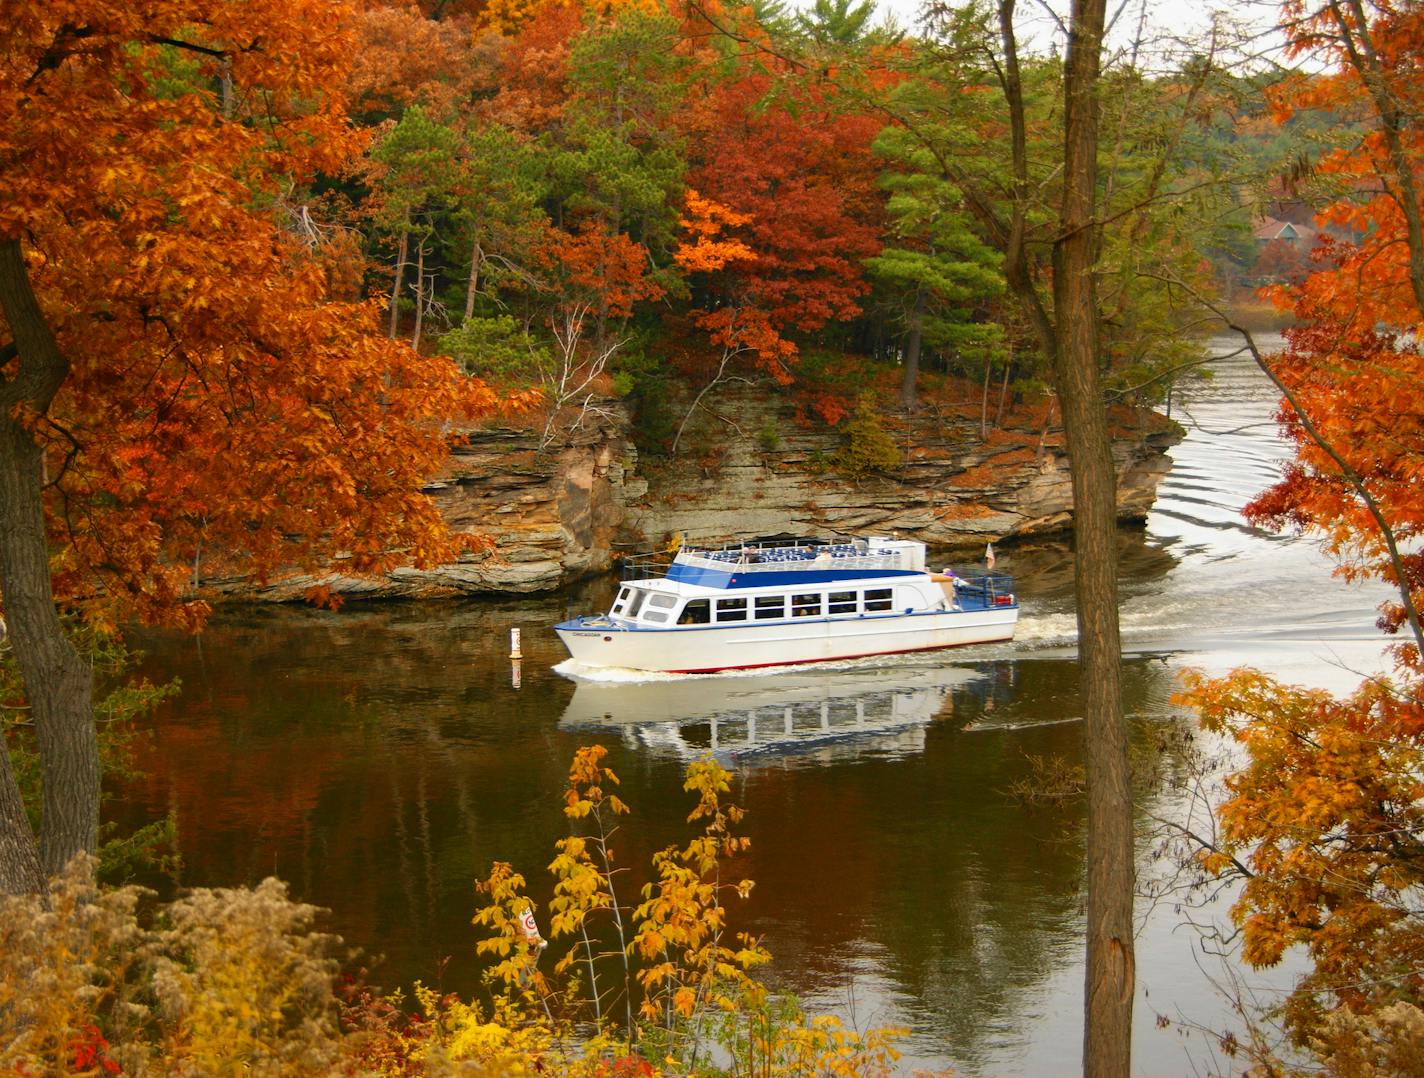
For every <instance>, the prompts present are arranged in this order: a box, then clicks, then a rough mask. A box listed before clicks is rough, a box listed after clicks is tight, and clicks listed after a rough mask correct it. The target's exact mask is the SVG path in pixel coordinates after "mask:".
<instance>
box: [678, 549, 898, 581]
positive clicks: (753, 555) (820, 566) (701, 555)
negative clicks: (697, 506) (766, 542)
mask: <svg viewBox="0 0 1424 1078" xmlns="http://www.w3.org/2000/svg"><path fill="white" fill-rule="evenodd" d="M677 560H678V564H680V565H689V566H693V567H695V568H698V569H708V570H713V571H722V572H726V571H728V570H735V571H736V572H737V574H738V575H741V574H743V573H785V572H797V571H801V572H815V571H818V570H826V569H835V570H856V571H860V572H884V571H886V570H893V569H905V568H908V565H907V560H908V559H907V558H906V557H905V555H904V554H903V553H901V552H900V551H898V550H891V551H868V552H861V551H857V550H856V549H855V548H854V547H848V548H847V549H844V550H843V549H839V548H836V547H826V546H820V547H783V548H772V549H767V548H762V549H757V548H752V547H748V548H746V549H745V550H742V549H737V548H728V549H724V550H683V551H681V552H680V553H679V554H678V556H677Z"/></svg>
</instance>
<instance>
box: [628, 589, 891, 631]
mask: <svg viewBox="0 0 1424 1078" xmlns="http://www.w3.org/2000/svg"><path fill="white" fill-rule="evenodd" d="M892 599H893V595H892V589H890V588H867V589H866V590H865V591H863V592H860V591H832V592H806V593H804V594H802V593H791V594H789V595H756V596H753V597H751V598H747V597H745V596H743V597H740V598H736V599H717V600H716V601H715V604H714V601H713V600H711V599H691V600H689V601H688V602H687V603H686V604H685V605H683V606H682V608H681V610H678V609H677V607H678V604H679V603H680V602H681V600H680V599H679V598H678V597H677V596H675V595H667V594H665V593H663V592H649V591H645V590H644V589H642V588H624V589H623V590H622V591H621V592H619V593H618V598H617V599H616V600H615V601H614V603H613V609H612V611H610V613H613V614H617V615H619V616H620V617H625V618H629V619H632V618H637V617H640V616H641V619H642V620H643V621H650V622H653V623H655V624H666V623H668V622H670V621H671V620H672V618H673V613H674V611H676V613H677V624H679V625H709V624H712V623H713V622H714V621H715V622H716V623H717V624H725V623H726V622H731V621H772V620H775V619H779V618H785V617H787V616H790V617H793V618H819V617H826V616H834V615H836V614H860V613H866V614H874V613H878V612H888V611H890V610H892V609H894V604H893V602H892ZM788 608H789V609H788Z"/></svg>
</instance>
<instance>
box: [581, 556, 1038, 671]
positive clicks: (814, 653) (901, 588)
mask: <svg viewBox="0 0 1424 1078" xmlns="http://www.w3.org/2000/svg"><path fill="white" fill-rule="evenodd" d="M990 566H991V571H988V572H982V571H978V570H976V571H974V572H973V573H972V574H969V575H955V574H954V573H953V572H951V571H949V570H946V571H945V572H943V573H932V572H930V571H929V570H928V569H927V568H926V567H925V544H924V543H920V542H915V541H913V540H908V539H887V538H882V537H878V536H873V537H871V538H868V539H855V540H851V541H849V542H829V541H825V540H819V539H794V540H783V539H767V540H750V541H747V542H744V543H739V544H737V545H735V546H729V547H724V548H722V549H720V550H694V549H691V548H684V549H682V550H680V551H678V553H677V556H676V558H675V559H674V560H673V563H672V564H671V565H670V566H669V567H668V568H667V575H666V576H663V577H645V578H643V579H639V580H632V581H629V582H627V583H626V584H624V585H623V587H622V588H620V589H619V592H618V595H617V597H616V598H615V599H614V600H613V606H612V607H611V608H610V609H609V611H608V613H607V614H603V615H598V616H593V617H590V616H583V617H577V618H573V619H572V620H570V621H565V622H562V623H560V624H558V625H556V626H554V631H555V632H556V633H558V635H559V639H560V640H562V641H563V643H564V646H565V647H567V648H568V649H569V654H570V655H572V656H573V657H574V658H575V659H576V660H577V661H578V662H580V663H583V664H584V665H585V666H602V667H623V668H627V669H631V670H663V671H671V672H673V673H683V674H690V673H707V672H710V671H715V670H744V669H751V668H754V667H765V666H788V665H794V664H798V663H815V662H827V661H830V660H837V659H854V658H861V657H865V656H869V655H891V654H900V653H903V652H911V651H932V650H936V649H939V648H951V647H959V646H962V645H964V644H981V643H986V642H989V641H995V640H1011V639H1012V638H1013V635H1014V623H1015V621H1017V620H1018V614H1019V607H1018V601H1017V600H1016V599H1015V598H1014V592H1013V588H1014V584H1013V579H1012V578H1011V577H1009V576H1007V575H1006V574H1003V573H995V572H992V562H991V563H990Z"/></svg>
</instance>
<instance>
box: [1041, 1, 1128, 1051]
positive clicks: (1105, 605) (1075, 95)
mask: <svg viewBox="0 0 1424 1078" xmlns="http://www.w3.org/2000/svg"><path fill="white" fill-rule="evenodd" d="M1105 8H1106V4H1105V0H1074V2H1073V7H1072V22H1071V24H1070V30H1069V39H1068V56H1067V62H1066V66H1065V70H1064V76H1063V81H1064V150H1063V166H1064V167H1063V205H1062V210H1061V214H1060V233H1059V237H1058V239H1057V241H1056V242H1055V243H1054V248H1053V270H1054V272H1053V296H1054V303H1053V307H1054V313H1055V315H1056V321H1057V338H1058V349H1057V353H1058V354H1057V363H1056V364H1055V374H1056V381H1057V383H1058V396H1059V399H1060V401H1061V402H1062V406H1063V426H1064V433H1065V438H1066V441H1067V446H1068V457H1069V461H1070V463H1071V467H1072V473H1073V537H1074V544H1075V557H1074V566H1075V588H1076V595H1077V605H1078V666H1079V674H1080V678H1081V684H1082V690H1083V708H1084V717H1085V730H1084V738H1085V742H1086V753H1087V780H1088V781H1087V787H1088V873H1087V877H1088V878H1087V887H1088V903H1087V907H1088V908H1087V921H1088V923H1087V937H1088V938H1087V973H1086V996H1085V1001H1084V1003H1085V1008H1086V1013H1085V1028H1084V1036H1083V1073H1084V1074H1085V1075H1089V1076H1094V1078H1096V1076H1107V1075H1115V1076H1118V1075H1121V1076H1125V1075H1127V1073H1128V1069H1129V1063H1130V1060H1131V1045H1132V997H1133V987H1134V986H1133V982H1134V959H1133V939H1132V927H1133V926H1132V895H1133V850H1132V786H1131V781H1130V773H1129V766H1128V757H1127V729H1126V726H1125V723H1124V720H1123V711H1122V688H1121V672H1122V645H1121V642H1120V639H1119V631H1118V601H1117V482H1116V477H1115V474H1114V468H1113V459H1112V444H1111V441H1110V440H1109V437H1108V426H1107V413H1106V409H1105V408H1104V405H1103V395H1102V386H1101V379H1100V376H1099V365H1100V360H1099V355H1098V304H1097V288H1096V283H1095V279H1094V263H1095V262H1096V258H1097V232H1098V229H1097V224H1096V221H1095V212H1096V186H1097V154H1098V101H1097V85H1098V76H1099V66H1100V63H1101V59H1100V58H1101V52H1102V36H1103V23H1104V17H1105Z"/></svg>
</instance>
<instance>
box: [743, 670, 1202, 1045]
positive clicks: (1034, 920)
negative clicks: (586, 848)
mask: <svg viewBox="0 0 1424 1078" xmlns="http://www.w3.org/2000/svg"><path fill="white" fill-rule="evenodd" d="M980 669H981V672H983V673H985V675H986V676H984V677H981V678H980V679H978V680H975V681H972V682H969V683H967V684H965V685H964V686H961V687H958V688H956V690H955V693H954V700H953V710H952V717H951V715H950V714H947V715H946V716H945V718H944V721H941V722H939V723H937V724H936V725H935V726H934V727H932V728H931V730H930V732H929V737H928V739H927V743H926V748H925V753H924V757H923V760H922V761H920V763H921V764H922V765H923V766H915V767H904V766H900V765H899V764H881V763H879V762H875V761H870V762H866V763H864V764H862V765H861V766H845V767H842V768H839V769H837V770H836V772H835V773H834V774H833V775H830V776H824V778H825V780H826V781H816V780H815V779H808V780H806V783H805V785H806V786H809V787H812V788H810V789H807V788H798V787H799V786H800V785H801V782H802V776H800V775H799V774H798V773H794V772H793V773H786V772H778V773H762V772H757V773H755V774H754V776H753V778H752V779H751V780H750V781H751V782H752V783H753V784H756V785H761V786H764V787H767V788H765V789H758V790H754V791H753V793H752V795H751V796H749V798H748V802H749V804H751V805H752V807H753V809H754V811H755V812H756V813H757V814H758V815H765V814H774V815H777V816H779V817H780V821H779V823H780V826H778V827H775V828H774V829H772V830H771V831H770V832H769V833H767V834H758V835H757V836H756V838H755V844H754V846H753V851H752V854H753V860H754V864H753V865H752V866H751V872H752V874H753V875H754V876H755V878H756V879H757V880H758V889H757V893H756V895H755V896H754V900H755V901H758V902H765V903H766V904H767V906H770V907H773V908H772V909H770V910H768V912H767V913H766V914H763V915H762V916H764V917H765V919H766V923H767V924H768V925H769V926H770V925H771V923H772V922H774V923H775V927H774V928H771V927H769V928H768V930H769V931H774V933H775V938H774V941H773V943H774V946H773V947H772V951H773V954H774V955H775V956H776V963H775V968H776V969H777V970H778V971H779V972H780V974H781V975H782V976H784V977H786V978H787V979H788V980H790V981H794V982H795V983H797V984H798V985H800V986H801V988H802V989H803V990H806V991H811V992H817V993H826V995H827V998H828V1000H834V999H835V998H836V996H837V994H838V991H839V990H840V989H841V987H842V986H844V985H845V984H846V983H847V981H848V979H849V976H850V974H851V973H852V972H854V971H857V970H860V971H864V970H865V969H866V967H867V965H869V966H873V967H874V969H875V973H876V979H880V980H882V981H888V984H886V985H885V988H886V990H888V991H889V992H890V993H891V994H892V995H893V996H894V998H895V1003H896V1006H897V1007H899V1008H901V1010H902V1014H903V1015H904V1017H905V1019H906V1020H908V1022H909V1023H910V1024H911V1025H913V1026H914V1027H915V1028H916V1029H920V1030H925V1029H932V1030H935V1031H936V1033H937V1034H938V1035H939V1036H940V1037H941V1038H942V1039H943V1042H944V1043H946V1044H947V1045H948V1046H950V1049H948V1050H952V1051H953V1053H954V1055H955V1057H956V1058H958V1059H960V1060H961V1061H965V1062H969V1063H972V1062H973V1061H974V1060H976V1059H982V1058H984V1056H985V1054H986V1051H987V1046H988V1045H990V1044H1001V1043H1003V1042H1004V1041H1005V1040H1006V1039H1008V1040H1012V1039H1013V1034H1012V1031H1013V1030H1014V1029H1017V1028H1023V1029H1026V1028H1027V1023H1028V1022H1029V1021H1031V1020H1032V1016H1033V1013H1034V1011H1035V1009H1036V1007H1037V1004H1036V1003H1035V1001H1034V992H1035V990H1036V989H1039V988H1041V987H1042V986H1043V985H1044V983H1045V982H1046V981H1047V980H1048V978H1049V974H1050V973H1051V972H1053V971H1054V970H1055V969H1057V968H1059V967H1061V966H1063V965H1065V964H1074V963H1076V962H1077V961H1078V957H1079V956H1078V947H1079V934H1080V920H1079V918H1080V911H1079V902H1080V880H1081V873H1082V856H1083V848H1082V841H1081V831H1082V823H1083V819H1082V808H1083V806H1082V805H1081V803H1079V802H1076V801H1075V802H1072V803H1069V804H1067V805H1061V806H1054V805H1048V806H1040V807H1033V808H1029V807H1026V806H1024V805H1022V804H1021V803H1019V802H1017V801H1015V800H1013V799H1012V798H1011V797H1010V796H1009V795H1008V793H1007V792H1006V791H1007V790H1008V788H1009V787H1010V786H1012V785H1013V784H1014V783H1015V782H1016V781H1020V780H1023V779H1026V778H1029V777H1030V776H1031V769H1030V766H1029V762H1028V756H1030V755H1039V756H1046V755H1061V756H1063V757H1065V758H1067V759H1069V760H1071V761H1075V762H1076V761H1078V760H1080V758H1081V736H1082V734H1081V726H1080V724H1079V723H1077V722H1066V723H1065V722H1057V721H1055V720H1060V719H1064V718H1069V719H1071V718H1075V717H1077V716H1078V715H1080V714H1081V710H1080V708H1079V707H1078V703H1077V700H1078V694H1077V673H1076V668H1075V667H1074V666H1073V664H1071V663H1066V662H1045V661H1034V660H1031V659H1029V660H1008V661H1003V662H998V663H990V664H982V666H981V667H980ZM1171 686H1172V677H1171V673H1170V671H1169V670H1168V669H1167V668H1166V667H1165V666H1164V665H1163V664H1162V663H1160V662H1157V661H1137V662H1131V663H1129V664H1128V665H1127V667H1126V668H1125V671H1124V694H1125V702H1126V705H1127V710H1128V713H1129V714H1132V715H1138V716H1147V718H1145V719H1144V720H1143V721H1139V722H1138V723H1136V724H1135V728H1134V732H1133V739H1134V742H1135V743H1137V744H1139V745H1141V746H1143V747H1144V748H1145V747H1146V746H1148V745H1150V744H1155V742H1156V740H1157V739H1156V737H1155V734H1154V727H1155V726H1156V725H1158V722H1157V719H1156V716H1160V715H1161V714H1162V708H1163V706H1164V705H1165V702H1166V699H1167V697H1168V696H1169V695H1170V692H1171ZM966 727H968V729H967V730H966V729H965V728H966ZM1169 764H1170V762H1169ZM1170 766H1175V765H1170ZM1146 796H1147V799H1148V802H1149V803H1150V801H1151V800H1152V798H1153V797H1154V796H1155V795H1154V794H1152V793H1151V792H1147V794H1146ZM826 821H833V825H834V826H832V827H828V826H826ZM1144 831H1145V827H1144ZM808 865H809V866H810V868H809V871H808V868H807V866H808ZM772 895H775V896H776V898H775V899H772V898H771V896H772ZM867 956H869V959H868V961H867ZM860 1002H861V1004H862V1006H868V1005H869V1004H868V1003H867V1001H866V1000H865V999H863V998H862V999H861V1000H860ZM862 1017H863V1018H864V1019H865V1020H867V1021H874V1020H877V1018H880V1019H883V1018H884V1017H885V1016H883V1015H881V1016H876V1015H863V1016H862ZM1006 1031H1008V1032H1006Z"/></svg>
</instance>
